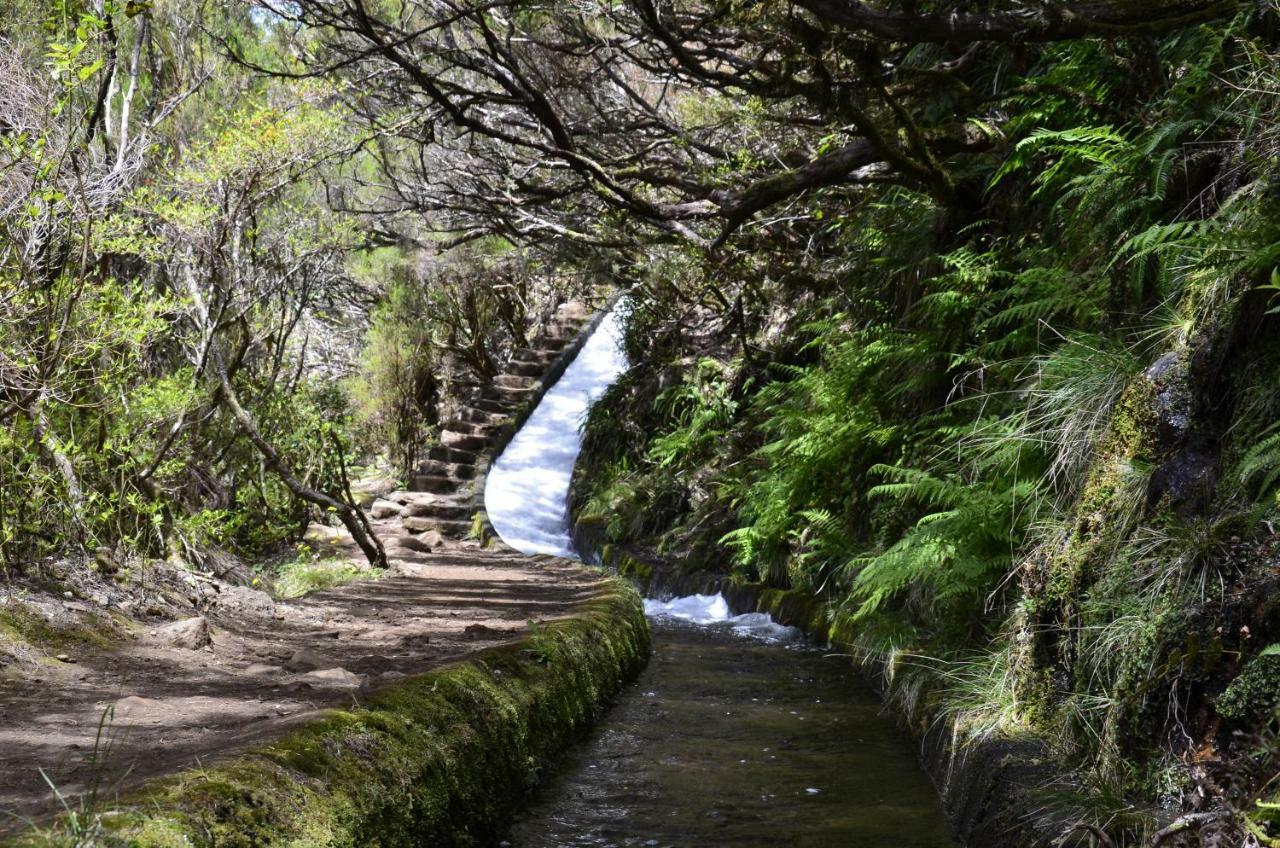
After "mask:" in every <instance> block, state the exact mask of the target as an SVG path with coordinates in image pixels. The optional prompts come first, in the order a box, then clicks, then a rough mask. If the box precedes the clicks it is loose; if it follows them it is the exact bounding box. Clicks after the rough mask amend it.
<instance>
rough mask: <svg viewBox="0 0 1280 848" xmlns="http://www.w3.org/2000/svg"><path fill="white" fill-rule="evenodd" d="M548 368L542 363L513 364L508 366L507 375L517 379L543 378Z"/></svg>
mask: <svg viewBox="0 0 1280 848" xmlns="http://www.w3.org/2000/svg"><path fill="white" fill-rule="evenodd" d="M546 370H547V368H546V366H545V365H543V364H542V363H541V362H512V363H511V364H510V365H508V366H507V373H509V374H514V375H515V376H517V377H534V378H537V377H541V376H542V375H543V374H544V373H546Z"/></svg>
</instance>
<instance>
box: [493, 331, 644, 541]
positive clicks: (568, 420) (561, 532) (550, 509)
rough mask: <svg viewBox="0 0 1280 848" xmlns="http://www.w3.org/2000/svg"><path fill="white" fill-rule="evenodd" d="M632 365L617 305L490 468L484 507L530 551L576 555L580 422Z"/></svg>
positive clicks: (505, 536)
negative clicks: (572, 528) (571, 512)
mask: <svg viewBox="0 0 1280 848" xmlns="http://www.w3.org/2000/svg"><path fill="white" fill-rule="evenodd" d="M626 367H627V361H626V356H625V354H624V353H623V352H622V316H621V314H620V312H619V309H618V307H616V306H615V307H614V308H613V310H612V311H611V312H610V313H609V314H608V315H606V316H605V317H604V320H603V321H601V322H600V326H598V327H597V328H596V330H595V332H593V333H592V334H591V337H590V338H589V339H587V343H586V344H585V345H583V347H582V350H581V351H580V352H579V353H578V355H577V357H576V358H575V359H574V360H573V362H572V364H570V365H569V368H568V369H567V370H566V371H565V372H564V376H562V377H561V378H560V379H559V380H558V381H557V382H556V384H555V385H554V386H552V387H551V389H550V390H549V391H548V392H547V393H546V395H544V396H543V398H542V401H541V403H539V404H538V408H537V409H535V410H534V411H533V414H532V415H530V416H529V420H528V421H526V422H525V424H524V426H523V427H521V428H520V432H518V433H516V435H515V438H514V439H512V440H511V444H509V445H507V448H506V450H504V451H503V452H502V456H500V457H498V459H497V461H496V462H494V464H493V467H492V468H491V469H490V470H489V476H488V479H487V480H486V482H485V488H484V508H485V511H486V512H488V514H489V521H490V522H491V523H492V524H493V528H494V529H495V530H497V531H498V535H499V536H501V537H502V541H504V542H506V543H507V544H508V545H510V546H511V547H513V548H515V549H516V550H518V551H520V552H522V553H526V554H553V555H555V556H574V553H573V545H572V544H571V542H570V541H569V516H568V495H569V479H570V477H571V476H572V474H573V464H574V462H575V461H576V460H577V459H578V452H579V451H580V450H581V448H582V436H581V432H580V430H579V428H580V426H581V424H582V421H583V419H584V418H585V417H586V414H587V410H588V409H590V408H591V404H592V403H594V402H595V400H596V398H598V397H600V395H601V394H602V393H603V392H604V390H605V389H607V388H608V387H609V384H610V383H612V382H613V381H614V380H615V379H617V377H618V375H620V374H621V373H622V372H623V370H625V369H626Z"/></svg>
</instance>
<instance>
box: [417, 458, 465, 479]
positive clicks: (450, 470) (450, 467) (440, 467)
mask: <svg viewBox="0 0 1280 848" xmlns="http://www.w3.org/2000/svg"><path fill="white" fill-rule="evenodd" d="M416 473H417V475H418V476H420V477H448V478H450V479H452V480H455V481H457V482H459V483H461V482H465V481H467V480H470V479H471V478H473V477H475V476H476V467H475V466H474V465H471V464H469V463H467V464H463V463H460V462H441V461H440V460H438V459H424V460H423V461H422V462H419V463H418V467H417V469H416Z"/></svg>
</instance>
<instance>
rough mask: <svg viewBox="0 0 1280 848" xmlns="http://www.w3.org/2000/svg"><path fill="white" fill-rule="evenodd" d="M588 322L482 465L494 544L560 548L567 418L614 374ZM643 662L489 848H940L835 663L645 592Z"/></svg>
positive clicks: (936, 826) (760, 628) (894, 741)
mask: <svg viewBox="0 0 1280 848" xmlns="http://www.w3.org/2000/svg"><path fill="white" fill-rule="evenodd" d="M619 325H620V318H619V316H618V314H617V310H615V311H614V312H613V313H611V314H610V315H608V316H606V318H605V320H604V321H603V322H601V324H600V326H599V328H598V329H597V330H596V331H595V333H594V334H593V335H592V337H591V338H590V339H589V340H588V341H587V343H586V345H585V346H584V347H583V349H582V352H581V353H580V354H579V355H578V357H577V359H576V360H575V361H574V362H573V364H572V365H570V366H569V369H568V370H567V371H566V372H565V374H564V376H563V377H562V378H561V379H560V381H559V382H557V383H556V385H555V386H553V387H552V388H551V390H550V391H549V392H547V394H546V396H545V397H544V398H543V400H542V402H541V403H540V405H539V406H538V408H537V409H536V410H535V411H534V413H533V415H532V416H530V418H529V421H528V423H526V424H525V426H524V427H523V428H521V430H520V432H519V433H517V434H516V436H515V438H514V439H513V440H512V442H511V444H510V445H509V446H508V447H507V449H506V450H505V451H504V452H503V454H502V456H501V457H499V458H498V460H497V461H496V462H495V463H494V466H493V469H492V470H491V471H490V473H489V478H488V481H487V483H486V486H485V506H486V509H487V510H488V513H489V519H490V521H491V522H492V523H493V525H494V528H495V529H496V530H497V531H498V534H499V535H500V536H501V537H502V539H503V541H505V542H506V543H507V544H508V545H510V546H512V547H514V548H516V549H518V550H521V551H523V552H525V553H530V554H534V553H551V554H557V555H560V556H573V549H572V543H571V542H570V539H569V522H568V517H567V515H566V507H565V503H566V496H567V494H568V489H569V478H570V475H571V473H572V470H573V464H574V461H575V460H576V459H577V455H578V452H579V448H580V437H579V429H578V428H579V424H580V422H581V420H582V417H583V416H584V414H585V413H586V411H587V409H588V408H589V407H590V405H591V403H592V402H593V401H594V400H595V398H597V397H599V395H600V394H601V393H602V392H603V391H604V389H605V388H607V387H608V385H609V383H611V382H612V381H613V380H614V379H615V378H616V377H617V376H618V374H620V373H621V372H622V370H623V368H624V367H625V358H624V357H623V355H622V353H621V351H620V349H619V342H620V327H619ZM645 612H646V613H647V614H648V615H649V616H650V619H651V623H652V626H653V635H654V654H653V658H652V660H651V661H650V663H649V666H648V668H646V669H645V671H644V672H643V673H642V674H641V676H640V678H639V679H638V680H637V681H636V682H635V683H633V684H632V685H631V686H630V687H628V689H627V690H626V691H625V692H624V693H623V694H622V696H621V697H620V698H619V700H618V702H617V703H616V704H615V705H614V706H613V707H612V709H610V711H609V712H608V714H607V715H606V716H605V717H604V719H603V720H602V721H601V722H600V723H599V725H597V727H596V728H595V729H594V730H593V731H592V732H591V734H590V736H589V738H588V739H587V740H586V741H585V742H584V743H583V744H581V745H579V746H578V747H577V748H576V749H574V750H573V751H572V752H570V753H569V754H568V756H567V757H566V760H565V762H564V763H563V764H562V765H561V766H560V768H559V769H558V770H557V773H556V774H555V775H553V776H551V777H550V779H548V780H547V781H546V782H545V784H544V785H543V787H542V788H541V790H540V791H539V796H538V798H537V800H536V802H535V804H534V805H533V806H532V807H531V808H529V809H528V810H526V811H524V812H523V813H522V814H521V815H520V816H519V817H518V819H517V820H516V822H515V824H514V826H513V827H512V829H511V832H510V835H509V839H508V842H507V843H504V844H507V845H510V846H517V847H518V848H552V847H553V846H593V847H594V846H599V847H600V848H603V847H604V846H617V848H622V846H645V848H650V846H652V848H666V847H667V846H672V848H674V846H689V845H698V846H744V847H745V848H750V847H751V846H761V848H763V846H804V848H885V846H895V848H951V846H953V845H954V843H953V842H952V840H951V837H950V835H949V831H948V828H947V824H946V820H945V819H944V817H943V815H942V813H941V811H940V810H939V809H938V804H937V799H936V796H935V794H934V792H933V788H932V787H931V785H930V784H929V782H928V780H927V779H926V777H925V775H924V774H923V772H922V771H921V770H920V768H919V766H918V765H917V764H916V761H915V758H914V757H913V755H912V751H911V748H910V745H909V743H908V741H907V740H906V739H905V738H903V737H902V736H901V735H900V734H899V733H898V731H897V729H896V728H895V726H894V725H893V722H892V721H891V720H890V719H889V718H888V717H887V716H885V715H883V714H882V712H881V709H880V704H879V701H878V699H877V698H876V697H875V695H874V694H873V693H872V692H871V691H870V690H869V689H868V688H867V687H866V686H865V685H864V684H863V683H862V681H861V680H860V679H858V677H857V676H856V675H855V674H853V672H852V671H851V669H850V666H849V662H848V660H847V659H844V658H841V657H833V656H829V655H827V654H825V653H823V652H821V651H819V650H817V649H816V648H814V647H813V646H811V645H808V644H806V643H805V642H804V641H803V640H802V639H801V638H800V634H798V633H797V632H796V631H794V630H793V629H792V628H789V627H783V626H781V625H779V624H777V623H776V622H774V621H772V620H771V619H770V618H769V616H767V615H764V614H762V613H750V614H747V615H739V616H734V615H732V614H731V613H730V610H729V607H728V604H727V603H726V602H725V600H724V598H723V597H721V596H719V595H694V596H691V597H687V598H677V599H674V600H670V601H660V600H656V599H648V600H646V601H645Z"/></svg>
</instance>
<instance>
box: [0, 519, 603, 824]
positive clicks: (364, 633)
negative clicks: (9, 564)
mask: <svg viewBox="0 0 1280 848" xmlns="http://www.w3.org/2000/svg"><path fill="white" fill-rule="evenodd" d="M389 550H390V551H391V553H392V554H393V566H392V568H391V570H390V573H389V574H387V575H386V576H384V577H382V578H381V579H377V580H370V581H361V582H357V583H352V584H348V585H346V586H342V587H339V588H336V589H331V590H327V591H323V592H318V593H315V594H312V595H309V596H307V597H305V598H301V599H298V600H294V601H273V600H272V599H271V598H270V596H268V595H266V594H265V593H263V592H260V591H256V590H254V589H250V588H247V587H245V586H243V585H234V584H233V583H231V582H227V581H224V580H220V579H218V578H216V577H214V578H210V577H208V576H205V577H202V578H200V579H199V580H196V581H188V585H189V587H190V588H191V591H190V592H189V593H188V594H189V596H190V597H188V598H186V599H184V598H182V597H178V598H176V599H175V597H174V596H175V594H177V595H182V594H183V593H182V592H177V593H175V592H174V591H172V590H170V591H167V592H160V590H155V591H157V592H158V593H159V594H161V595H163V596H164V597H167V598H169V599H170V600H175V601H176V603H177V604H182V603H189V604H190V605H189V606H188V607H187V610H186V611H180V610H177V609H175V606H174V604H168V605H166V606H165V607H164V609H163V610H157V609H156V608H155V607H154V605H151V606H149V605H148V603H147V601H146V599H145V598H143V599H141V600H127V601H119V600H118V599H115V598H112V597H109V596H106V595H94V596H91V597H90V598H88V600H87V602H86V601H85V600H81V599H79V598H78V597H73V598H70V599H69V598H65V597H63V596H62V594H61V593H53V594H51V593H45V594H43V595H41V594H39V593H29V594H28V596H27V597H25V598H21V599H20V598H17V597H15V596H13V595H11V596H10V597H9V598H8V599H7V601H6V602H5V603H7V604H9V605H13V604H18V603H23V604H28V605H34V606H35V607H40V608H41V613H42V617H43V619H44V620H46V621H53V622H55V623H57V622H58V621H59V620H61V623H62V624H67V623H75V622H79V623H80V624H81V625H83V624H84V623H86V622H91V623H93V625H94V626H96V627H98V628H99V630H100V631H105V632H102V634H101V635H102V638H101V639H88V640H85V639H81V640H80V641H78V642H74V643H58V644H57V645H56V646H48V644H47V643H46V648H44V649H42V650H36V651H32V650H31V649H30V648H29V647H28V648H27V649H26V654H25V655H24V654H23V653H22V652H21V651H18V652H16V654H15V652H13V651H10V652H9V653H8V655H7V659H8V665H7V666H6V667H4V668H3V675H2V676H0V833H4V832H12V831H14V830H16V829H19V828H21V827H22V826H24V825H25V824H29V823H30V822H32V821H38V820H40V819H43V818H46V817H48V816H50V815H52V814H54V813H56V812H58V811H59V809H60V802H59V801H58V800H57V798H56V796H55V794H54V793H53V791H52V790H51V789H50V785H49V784H50V783H52V784H53V785H54V786H56V787H57V790H58V793H60V794H61V795H62V796H64V797H65V798H66V799H67V802H68V803H69V804H70V805H71V806H72V808H75V807H76V806H78V805H79V804H82V803H83V804H85V805H87V806H92V807H99V808H100V807H101V806H102V805H104V804H110V802H111V798H112V797H113V796H115V795H117V794H118V793H121V792H123V791H126V790H128V789H131V788H133V787H136V786H137V785H138V784H139V783H140V782H142V781H144V780H146V779H147V778H150V777H154V776H157V775H161V774H167V773H171V772H174V771H177V770H179V769H184V768H188V767H193V766H199V765H200V764H202V763H209V762H211V761H214V760H217V759H219V758H223V757H227V756H228V755H231V754H234V753H236V752H239V751H242V750H244V749H245V748H247V747H250V746H253V745H255V744H259V743H262V742H265V741H268V740H270V739H272V738H273V737H276V736H278V735H279V734H281V733H282V732H284V731H286V730H288V729H289V728H291V727H293V726H295V725H297V724H299V723H302V722H306V721H307V720H309V719H311V718H314V717H315V716H316V715H317V713H318V712H319V711H321V710H323V709H325V708H330V707H334V706H340V705H349V704H352V703H359V702H360V701H361V700H362V699H363V698H365V697H367V696H368V694H369V693H370V692H372V691H374V690H375V689H377V688H378V687H379V686H382V685H385V684H387V683H388V682H390V681H393V680H395V679H397V678H399V677H403V676H406V675H412V674H417V673H421V672H424V671H428V670H430V669H432V668H435V667H438V666H440V665H443V664H446V663H450V662H453V661H457V660H461V659H464V658H466V657H467V656H468V655H469V654H471V653H473V652H475V651H477V650H479V649H481V648H485V647H490V646H492V645H495V644H499V643H501V642H504V641H510V640H514V639H517V638H520V637H521V636H523V635H525V634H526V631H527V630H528V627H529V624H530V622H542V621H547V620H553V619H557V618H563V617H565V616H568V615H571V614H572V613H573V612H574V610H575V609H576V608H577V607H578V606H579V605H580V604H582V603H584V602H585V601H588V600H590V599H591V598H592V597H594V596H595V594H596V592H597V591H598V585H599V576H598V575H597V574H595V573H594V572H591V571H589V570H587V569H584V568H582V567H581V566H579V565H578V564H576V563H573V562H570V561H567V560H558V559H551V558H546V557H540V558H529V557H525V556H523V555H521V554H518V553H515V552H512V551H510V550H509V549H505V548H501V546H499V548H498V549H481V548H480V547H479V546H478V544H476V543H474V542H470V543H467V542H464V543H461V544H452V545H449V546H448V547H446V548H443V549H440V550H437V551H434V552H432V553H415V552H413V551H410V550H407V549H405V548H403V547H399V546H393V547H390V548H389ZM153 579H155V578H153ZM4 608H5V607H0V611H2V610H3V609H4ZM148 612H149V613H151V618H150V619H149V620H148V619H147V617H146V615H147V613H148ZM175 613H176V614H175ZM194 615H204V616H205V618H206V619H207V620H208V623H209V626H210V628H211V634H212V644H211V645H209V646H207V647H204V648H200V649H186V648H175V647H168V646H162V645H157V644H155V643H154V642H152V641H150V640H149V639H148V633H149V632H152V631H154V629H155V628H156V626H157V625H162V624H164V623H165V621H166V620H167V619H169V618H178V619H181V618H182V617H184V616H194ZM59 654H60V655H61V657H62V658H61V659H59V658H58V656H59ZM42 772H43V774H42ZM45 776H47V779H48V780H47V781H46V777H45ZM95 796H96V798H97V800H94V798H95Z"/></svg>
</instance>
